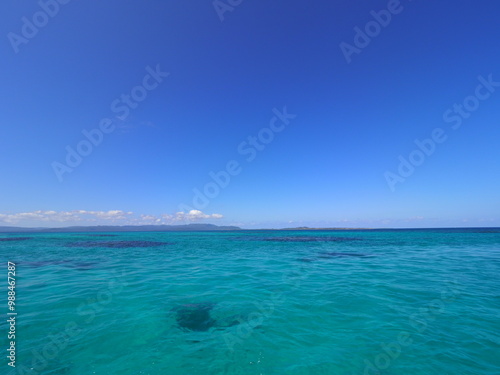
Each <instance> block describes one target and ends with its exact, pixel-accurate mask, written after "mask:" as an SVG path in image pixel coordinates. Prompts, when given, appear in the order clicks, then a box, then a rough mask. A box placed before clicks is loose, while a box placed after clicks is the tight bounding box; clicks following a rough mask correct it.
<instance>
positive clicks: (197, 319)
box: [173, 302, 216, 332]
mask: <svg viewBox="0 0 500 375" xmlns="http://www.w3.org/2000/svg"><path fill="white" fill-rule="evenodd" d="M213 307H214V304H213V303H209V302H202V303H190V304H184V305H182V306H178V307H176V308H174V310H173V311H175V313H176V317H175V319H176V321H177V324H178V325H179V327H180V328H182V329H184V330H188V331H198V332H204V331H208V330H209V329H210V328H212V327H215V325H216V321H215V320H214V319H212V317H211V316H210V310H212V308H213Z"/></svg>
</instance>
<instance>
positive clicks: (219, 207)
mask: <svg viewBox="0 0 500 375" xmlns="http://www.w3.org/2000/svg"><path fill="white" fill-rule="evenodd" d="M61 1H62V0H61ZM62 3H64V1H62ZM62 3H59V2H55V0H54V1H52V0H47V1H44V0H42V1H41V2H35V1H30V2H19V1H13V0H9V1H6V2H3V3H2V4H1V5H0V21H1V22H0V25H1V27H2V34H1V35H2V40H3V41H2V42H1V43H0V54H1V57H2V58H1V59H0V68H1V69H0V71H1V73H0V74H1V76H2V85H0V99H1V108H2V110H1V111H0V123H1V127H2V136H1V137H0V176H2V179H3V183H2V184H1V185H0V199H1V201H0V225H17V226H66V225H75V224H78V225H88V224H129V223H132V224H134V223H135V224H141V223H143V224H150V223H151V224H152V223H166V224H169V223H188V222H207V223H214V224H220V225H227V224H233V225H239V226H242V227H245V228H259V227H265V228H272V227H290V226H292V227H293V226H321V227H327V226H333V227H440V226H500V209H499V208H500V198H499V194H498V191H500V174H499V173H498V172H499V167H498V166H499V164H500V152H499V150H500V147H499V146H498V143H499V138H500V137H499V136H500V106H499V105H498V103H499V102H500V83H498V82H500V48H499V47H498V39H499V37H500V26H499V24H498V14H500V3H498V2H497V1H493V0H485V1H481V2H480V3H478V2H473V1H461V2H459V3H457V2H456V1H451V0H446V1H441V2H432V3H430V2H424V1H420V0H414V1H409V0H406V1H403V0H402V1H400V2H398V1H397V0H391V1H389V2H387V1H373V2H369V3H366V4H364V3H359V2H350V1H318V2H313V3H311V2H305V1H291V0H287V1H285V0H282V1H274V2H268V1H245V0H243V1H242V2H239V4H237V3H238V1H234V0H233V1H232V2H231V3H232V4H236V5H234V6H233V5H229V4H230V2H228V1H227V0H221V1H219V2H215V5H214V2H213V1H211V0H205V1H189V2H187V1H180V0H177V1H160V0H148V1H139V0H135V1H128V2H123V1H118V0H111V1H106V2H98V1H78V0H72V1H67V0H66V3H65V4H62ZM216 7H217V9H218V10H217V9H216ZM43 9H46V10H43ZM47 12H48V13H52V16H51V15H46V14H47ZM377 14H378V15H377ZM388 15H390V19H389V17H388ZM377 18H378V20H379V21H377ZM381 23H384V25H381ZM37 25H38V26H37ZM377 25H378V26H377ZM355 28H357V29H355ZM359 30H361V33H362V34H360V33H359ZM367 33H368V34H371V36H370V35H368V34H367ZM346 45H349V47H345V46H346ZM341 46H344V51H345V50H346V49H345V48H348V49H347V50H348V51H351V52H352V51H355V52H352V53H350V54H347V55H346V53H344V52H343V48H341ZM148 76H149V77H148ZM488 82H489V83H488ZM479 86H481V87H479ZM122 95H125V96H122ZM127 95H128V96H130V98H128V99H127ZM134 98H135V99H134ZM460 106H461V107H460ZM125 108H126V109H125ZM284 113H285V114H286V115H284ZM446 113H447V116H444V115H445V114H446ZM118 116H120V117H122V118H121V119H120V118H118ZM443 116H444V117H443ZM457 116H458V117H457ZM107 119H109V120H107ZM459 122H460V123H459ZM101 124H104V125H102V127H101V128H100V125H101ZM458 125H460V126H458ZM96 129H97V130H96ZM102 129H104V130H105V131H107V132H103V130H102ZM439 129H441V130H439ZM83 131H87V132H92V131H93V133H92V134H94V136H95V137H96V138H94V141H95V144H91V143H90V141H89V140H88V139H87V138H86V137H85V135H84V134H83V133H82V132H83ZM436 131H437V132H438V133H439V132H441V133H439V134H441V136H440V137H437V138H436V139H432V137H433V134H438V133H435V132H436ZM99 134H100V135H99ZM101 136H102V137H101ZM249 137H255V138H250V139H249ZM252 139H254V141H252ZM416 139H418V140H420V141H422V142H423V141H424V140H425V139H431V141H429V142H431V143H429V142H428V143H426V145H427V147H428V148H427V149H426V151H425V152H426V153H424V150H421V149H420V148H419V147H418V146H417V145H416V143H415V140H416ZM438 141H439V142H438ZM82 142H83V143H82ZM252 142H254V143H252ZM89 145H90V148H89ZM68 147H69V149H70V150H73V151H68V150H69V149H68ZM78 150H79V151H78ZM68 152H70V153H71V152H76V153H77V154H78V153H80V155H79V156H74V155H73V158H74V159H71V158H70V161H71V160H73V164H72V165H73V166H70V165H69V164H68V162H67V160H66V159H67V154H68ZM400 156H401V157H402V159H404V161H403V162H402V161H401V160H402V159H401V158H400ZM249 159H251V160H249ZM75 160H76V161H75ZM401 163H403V164H407V165H406V166H400V164H401ZM228 166H229V170H230V172H231V173H229V171H228ZM398 169H399V171H398ZM220 171H224V172H222V173H219V172H220ZM210 172H213V173H215V174H217V173H218V175H219V185H214V184H216V182H214V181H213V178H212V177H211V175H210ZM197 191H199V194H203V196H204V198H199V194H198V193H197ZM205 193H206V194H205ZM197 194H198V198H196V196H197ZM193 199H194V201H193Z"/></svg>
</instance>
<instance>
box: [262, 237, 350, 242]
mask: <svg viewBox="0 0 500 375" xmlns="http://www.w3.org/2000/svg"><path fill="white" fill-rule="evenodd" d="M262 241H268V242H347V241H360V239H359V238H353V237H270V238H263V239H262Z"/></svg>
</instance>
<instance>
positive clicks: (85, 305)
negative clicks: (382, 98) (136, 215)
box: [0, 229, 500, 375]
mask: <svg viewBox="0 0 500 375" xmlns="http://www.w3.org/2000/svg"><path fill="white" fill-rule="evenodd" d="M16 237H17V239H16ZM1 239H11V240H9V241H2V240H1ZM0 256H1V259H2V260H3V261H2V263H3V264H4V266H5V267H4V271H3V272H4V273H5V278H4V282H3V283H1V284H0V295H1V296H3V297H2V300H3V301H6V300H7V283H6V280H5V279H6V276H7V267H6V262H7V261H11V262H15V263H16V265H17V270H16V279H17V289H16V293H17V294H16V298H17V300H16V312H17V313H18V316H17V318H16V319H17V326H16V329H17V332H16V348H17V358H16V369H15V370H14V369H11V368H10V367H9V366H7V362H8V360H7V358H5V356H4V359H3V360H2V362H3V363H1V364H0V368H1V369H2V370H0V373H5V374H47V375H48V374H51V375H56V374H66V375H84V374H99V375H100V374H103V375H112V374H120V375H128V374H145V375H147V374H149V375H156V374H171V375H177V374H183V375H184V374H188V375H198V374H203V375H212V374H213V375H216V374H292V375H302V374H339V375H343V374H347V375H351V374H360V375H362V374H387V375H389V374H391V375H399V374H405V375H409V374H410V375H411V374H414V375H434V374H439V375H445V374H450V375H451V374H467V375H469V374H470V375H472V374H477V375H479V374H481V375H487V374H488V375H489V374H491V375H498V374H500V230H491V229H486V230H481V229H464V230H407V231H406V230H397V231H236V232H204V233H200V232H197V233H188V232H175V233H172V232H170V233H169V232H167V233H108V234H106V233H102V234H101V235H98V236H96V234H86V233H64V234H57V233H43V234H22V235H19V234H0ZM2 306H3V310H4V311H2V314H3V316H4V317H5V316H6V315H5V314H6V313H7V306H6V303H3V304H2ZM7 330H8V324H7V322H6V319H2V321H1V322H0V332H4V334H2V336H1V337H0V342H1V343H2V346H3V348H2V350H3V351H4V353H6V352H7V351H6V350H5V349H7V348H8V340H7ZM4 370H5V372H4Z"/></svg>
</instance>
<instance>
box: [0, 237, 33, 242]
mask: <svg viewBox="0 0 500 375" xmlns="http://www.w3.org/2000/svg"><path fill="white" fill-rule="evenodd" d="M32 238H33V237H4V238H0V242H8V241H26V240H31V239H32Z"/></svg>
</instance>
